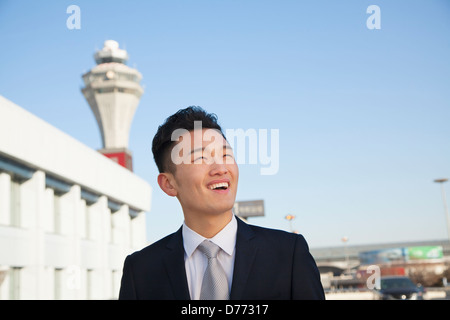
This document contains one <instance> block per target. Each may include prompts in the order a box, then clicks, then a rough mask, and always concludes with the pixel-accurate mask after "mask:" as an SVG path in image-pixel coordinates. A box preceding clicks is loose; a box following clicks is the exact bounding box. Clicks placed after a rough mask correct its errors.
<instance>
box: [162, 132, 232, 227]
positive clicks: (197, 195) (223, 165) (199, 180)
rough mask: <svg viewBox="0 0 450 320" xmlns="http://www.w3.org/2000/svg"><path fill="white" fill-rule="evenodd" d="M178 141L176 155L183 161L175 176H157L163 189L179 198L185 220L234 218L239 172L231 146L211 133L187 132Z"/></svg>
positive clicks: (220, 137) (173, 174)
mask: <svg viewBox="0 0 450 320" xmlns="http://www.w3.org/2000/svg"><path fill="white" fill-rule="evenodd" d="M179 141H180V142H178V143H177V145H176V146H175V147H176V151H177V153H176V154H177V156H178V157H181V160H182V161H178V163H179V164H177V165H176V166H175V168H176V169H175V171H174V172H173V173H161V174H160V175H159V176H158V184H159V185H160V187H161V189H162V190H163V191H164V192H165V193H167V194H168V195H170V196H176V197H177V198H178V200H179V202H180V204H181V206H182V208H183V213H184V215H185V219H188V218H192V217H206V216H212V215H215V216H217V215H221V214H225V215H231V214H232V213H231V209H232V208H233V205H234V202H235V199H236V192H237V186H238V179H239V170H238V166H237V164H236V162H235V160H234V154H233V151H232V149H231V147H230V145H229V144H228V142H227V141H226V140H225V139H224V137H223V136H222V134H221V133H220V132H218V131H217V130H212V129H197V130H192V131H189V132H186V133H184V134H183V135H181V138H180V140H179ZM175 147H174V149H175Z"/></svg>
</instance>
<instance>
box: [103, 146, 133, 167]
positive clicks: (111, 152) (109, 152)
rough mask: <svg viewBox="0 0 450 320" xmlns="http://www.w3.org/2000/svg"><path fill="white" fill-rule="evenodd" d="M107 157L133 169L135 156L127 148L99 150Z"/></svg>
mask: <svg viewBox="0 0 450 320" xmlns="http://www.w3.org/2000/svg"><path fill="white" fill-rule="evenodd" d="M98 152H100V153H101V154H103V155H104V156H105V157H107V158H109V159H111V160H112V161H114V162H116V163H117V164H119V165H121V166H122V167H125V168H127V169H128V170H130V171H133V156H132V154H131V151H130V150H128V149H127V148H119V149H100V150H98Z"/></svg>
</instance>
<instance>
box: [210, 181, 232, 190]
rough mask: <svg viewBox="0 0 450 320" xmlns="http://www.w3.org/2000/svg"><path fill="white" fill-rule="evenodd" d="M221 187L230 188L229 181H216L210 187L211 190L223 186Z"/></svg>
mask: <svg viewBox="0 0 450 320" xmlns="http://www.w3.org/2000/svg"><path fill="white" fill-rule="evenodd" d="M221 187H225V188H228V183H227V182H221V183H215V184H212V185H210V186H209V188H210V189H211V190H214V189H217V188H221Z"/></svg>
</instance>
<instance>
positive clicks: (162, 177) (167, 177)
mask: <svg viewBox="0 0 450 320" xmlns="http://www.w3.org/2000/svg"><path fill="white" fill-rule="evenodd" d="M158 184H159V187H160V188H161V190H162V191H164V192H165V193H166V194H167V195H169V196H171V197H175V196H176V195H177V194H178V192H177V190H176V188H175V185H176V183H175V180H174V178H173V175H172V174H171V173H160V174H159V175H158Z"/></svg>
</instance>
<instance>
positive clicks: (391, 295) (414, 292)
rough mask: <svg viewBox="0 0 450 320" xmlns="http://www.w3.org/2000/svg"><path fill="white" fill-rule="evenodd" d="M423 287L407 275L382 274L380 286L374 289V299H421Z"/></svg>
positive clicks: (423, 292) (423, 291)
mask: <svg viewBox="0 0 450 320" xmlns="http://www.w3.org/2000/svg"><path fill="white" fill-rule="evenodd" d="M424 294H425V289H424V288H423V287H422V286H418V285H416V284H415V283H414V282H413V281H412V280H411V279H410V278H409V277H407V276H382V277H381V279H380V288H379V289H374V299H376V300H423V299H424Z"/></svg>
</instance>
